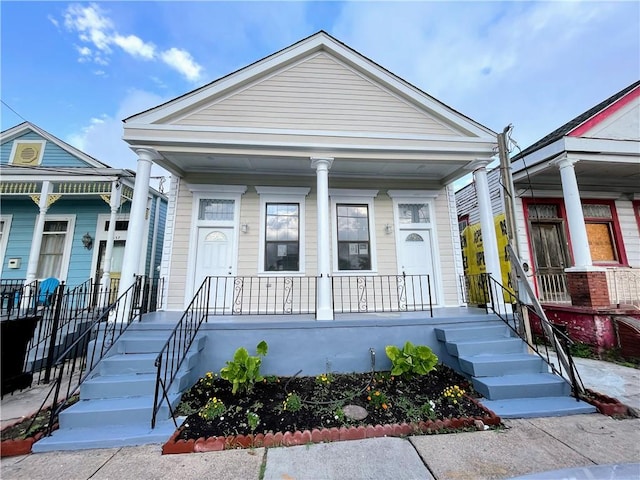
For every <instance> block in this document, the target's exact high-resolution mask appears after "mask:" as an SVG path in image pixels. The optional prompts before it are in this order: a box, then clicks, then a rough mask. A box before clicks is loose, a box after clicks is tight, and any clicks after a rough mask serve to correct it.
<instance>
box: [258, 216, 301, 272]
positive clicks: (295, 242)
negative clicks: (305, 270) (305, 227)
mask: <svg viewBox="0 0 640 480" xmlns="http://www.w3.org/2000/svg"><path fill="white" fill-rule="evenodd" d="M265 213H266V215H265V254H264V269H265V271H294V272H297V271H299V270H300V205H299V204H298V203H267V204H266V207H265Z"/></svg>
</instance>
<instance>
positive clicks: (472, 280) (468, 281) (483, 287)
mask: <svg viewBox="0 0 640 480" xmlns="http://www.w3.org/2000/svg"><path fill="white" fill-rule="evenodd" d="M460 289H461V291H462V299H463V301H464V303H466V304H469V305H478V306H486V305H487V302H489V291H488V289H487V276H486V274H484V273H480V274H476V275H461V276H460Z"/></svg>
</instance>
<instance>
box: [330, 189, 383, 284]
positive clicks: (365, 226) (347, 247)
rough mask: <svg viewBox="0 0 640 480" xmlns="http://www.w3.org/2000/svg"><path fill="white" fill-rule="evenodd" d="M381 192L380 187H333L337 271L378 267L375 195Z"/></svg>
mask: <svg viewBox="0 0 640 480" xmlns="http://www.w3.org/2000/svg"><path fill="white" fill-rule="evenodd" d="M377 194H378V191H377V190H348V189H331V190H330V191H329V195H330V197H331V213H332V216H333V219H332V225H333V239H334V243H333V244H334V255H333V269H334V271H336V272H345V273H346V272H350V271H354V270H357V271H364V272H375V271H376V269H377V265H376V255H375V249H376V243H375V235H374V228H373V225H374V223H373V219H374V212H373V199H374V198H375V197H376V195H377Z"/></svg>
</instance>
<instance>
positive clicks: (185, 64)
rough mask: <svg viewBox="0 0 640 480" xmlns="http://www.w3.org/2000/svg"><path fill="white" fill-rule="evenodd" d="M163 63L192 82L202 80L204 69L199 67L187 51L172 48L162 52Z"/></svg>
mask: <svg viewBox="0 0 640 480" xmlns="http://www.w3.org/2000/svg"><path fill="white" fill-rule="evenodd" d="M161 58H162V61H163V62H164V63H166V64H167V65H169V66H170V67H171V68H173V69H174V70H177V71H178V72H180V73H181V74H182V75H184V76H185V77H187V78H188V79H189V80H191V81H192V82H195V81H198V80H200V77H201V72H202V67H201V66H200V65H198V64H197V63H196V62H195V61H194V60H193V57H192V56H191V55H190V54H189V52H187V51H186V50H181V49H179V48H170V49H169V50H166V51H164V52H162V55H161Z"/></svg>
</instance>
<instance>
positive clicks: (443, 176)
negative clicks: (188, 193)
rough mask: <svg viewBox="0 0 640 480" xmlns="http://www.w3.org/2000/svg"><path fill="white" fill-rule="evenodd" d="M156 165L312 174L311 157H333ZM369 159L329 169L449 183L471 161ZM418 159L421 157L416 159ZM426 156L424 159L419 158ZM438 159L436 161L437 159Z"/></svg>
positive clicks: (170, 156) (168, 157)
mask: <svg viewBox="0 0 640 480" xmlns="http://www.w3.org/2000/svg"><path fill="white" fill-rule="evenodd" d="M160 153H161V155H162V158H161V159H158V160H157V161H156V163H158V164H159V165H161V166H162V167H163V168H165V169H167V170H169V171H171V172H172V173H176V174H178V175H181V176H184V175H185V174H193V173H253V174H259V175H282V174H286V175H312V174H313V170H312V168H311V162H310V157H331V156H333V155H328V154H323V153H320V152H318V153H316V154H313V153H311V154H306V155H300V154H297V155H295V156H271V155H260V156H258V155H233V154H226V155H221V154H210V153H186V152H166V151H165V152H160ZM375 157H376V155H372V156H370V157H368V158H366V157H359V156H349V157H344V156H335V157H334V162H333V165H332V167H331V170H330V175H331V176H333V177H380V176H384V177H387V178H399V179H402V178H414V179H415V178H420V179H425V180H430V181H436V182H439V183H443V184H444V183H448V182H450V181H453V180H455V179H457V178H459V177H462V176H463V175H465V174H466V173H468V171H467V170H465V166H466V165H467V164H468V163H469V162H470V161H471V159H470V158H464V157H463V158H460V156H458V158H451V157H454V155H450V154H440V155H430V156H429V158H424V157H426V156H425V155H407V158H404V159H396V158H394V159H392V160H391V159H389V158H375ZM415 157H418V158H415ZM420 157H423V158H420ZM434 157H435V158H434Z"/></svg>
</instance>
